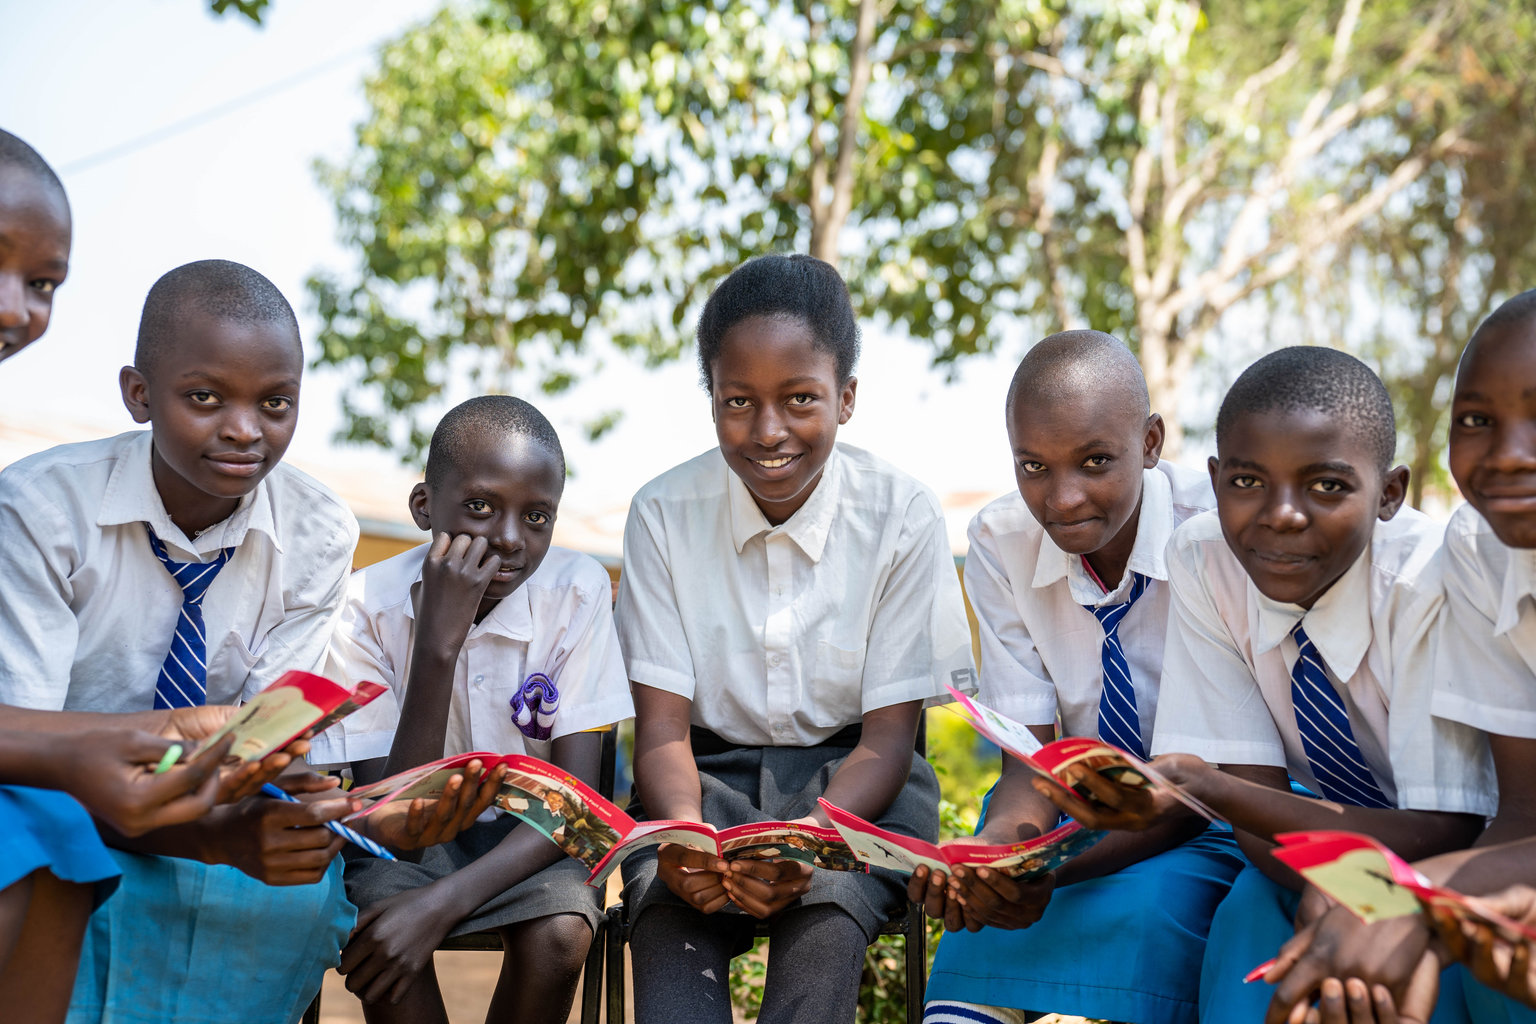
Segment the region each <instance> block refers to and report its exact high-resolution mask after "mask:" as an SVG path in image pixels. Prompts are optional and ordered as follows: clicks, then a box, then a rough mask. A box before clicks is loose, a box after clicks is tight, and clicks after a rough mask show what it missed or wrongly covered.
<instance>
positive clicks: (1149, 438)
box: [1141, 413, 1167, 469]
mask: <svg viewBox="0 0 1536 1024" xmlns="http://www.w3.org/2000/svg"><path fill="white" fill-rule="evenodd" d="M1166 434H1167V428H1166V427H1164V426H1163V418H1162V417H1161V416H1159V415H1158V414H1157V413H1153V414H1152V415H1150V416H1148V417H1147V432H1146V436H1144V437H1143V438H1142V439H1141V465H1142V468H1143V469H1152V468H1154V467H1155V466H1156V465H1157V460H1158V459H1160V458H1162V455H1163V439H1164V437H1165V436H1166Z"/></svg>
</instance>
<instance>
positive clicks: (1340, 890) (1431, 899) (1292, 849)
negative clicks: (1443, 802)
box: [1274, 831, 1536, 942]
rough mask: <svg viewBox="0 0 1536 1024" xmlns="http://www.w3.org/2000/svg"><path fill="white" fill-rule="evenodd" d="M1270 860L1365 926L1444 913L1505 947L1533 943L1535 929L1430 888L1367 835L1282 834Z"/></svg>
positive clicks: (1456, 895)
mask: <svg viewBox="0 0 1536 1024" xmlns="http://www.w3.org/2000/svg"><path fill="white" fill-rule="evenodd" d="M1275 842H1277V843H1279V844H1280V848H1279V849H1277V850H1275V851H1274V855H1275V859H1276V860H1278V861H1281V862H1282V863H1285V864H1288V865H1290V866H1291V867H1293V868H1295V869H1296V871H1297V872H1298V873H1300V874H1301V876H1302V877H1303V878H1305V879H1306V880H1307V881H1308V882H1311V883H1312V884H1313V885H1315V886H1316V887H1317V888H1319V889H1321V890H1322V891H1323V892H1324V893H1325V894H1327V895H1328V896H1329V897H1331V898H1332V899H1334V900H1335V901H1337V902H1338V903H1341V904H1343V905H1344V906H1345V907H1347V908H1349V910H1351V911H1352V912H1354V914H1355V916H1357V917H1359V918H1360V920H1362V921H1364V922H1366V923H1367V924H1369V923H1371V922H1372V921H1382V920H1385V919H1387V918H1391V917H1403V916H1406V915H1408V914H1416V913H1418V912H1419V911H1420V910H1421V909H1424V910H1435V909H1441V908H1444V909H1446V910H1449V911H1450V912H1451V913H1452V914H1453V915H1454V916H1455V917H1457V918H1458V919H1464V920H1470V921H1475V922H1477V923H1479V924H1485V925H1488V926H1489V927H1490V928H1492V929H1493V931H1494V934H1496V935H1498V936H1499V937H1500V938H1502V939H1504V940H1506V941H1508V942H1530V941H1532V940H1536V930H1532V929H1530V928H1528V927H1526V926H1525V925H1523V924H1521V923H1520V922H1518V921H1514V920H1511V919H1510V918H1507V917H1504V916H1503V915H1502V914H1495V913H1493V912H1491V911H1486V910H1483V909H1482V908H1480V907H1478V906H1476V905H1474V904H1473V903H1471V902H1469V901H1468V898H1467V897H1466V896H1464V895H1462V894H1461V893H1459V892H1457V891H1455V890H1454V889H1447V888H1444V887H1443V886H1438V885H1434V884H1433V883H1431V882H1430V881H1429V879H1427V878H1425V877H1424V876H1423V875H1421V874H1420V873H1419V872H1418V870H1417V869H1415V868H1414V866H1413V865H1412V864H1409V863H1408V862H1407V861H1405V860H1403V859H1402V858H1401V857H1399V856H1398V855H1397V854H1395V853H1393V852H1392V851H1391V850H1389V849H1387V848H1386V847H1385V846H1383V845H1382V844H1381V843H1379V842H1377V841H1376V840H1375V839H1372V838H1371V837H1370V836H1365V835H1360V834H1358V833H1355V832H1333V831H1327V832H1283V833H1281V834H1280V835H1277V836H1275Z"/></svg>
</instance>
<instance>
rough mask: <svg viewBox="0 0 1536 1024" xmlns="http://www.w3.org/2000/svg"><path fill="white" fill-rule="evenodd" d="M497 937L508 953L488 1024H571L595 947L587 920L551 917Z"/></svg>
mask: <svg viewBox="0 0 1536 1024" xmlns="http://www.w3.org/2000/svg"><path fill="white" fill-rule="evenodd" d="M497 931H498V934H500V935H501V944H502V947H503V948H504V949H505V950H506V952H505V953H504V954H503V956H502V961H501V977H500V978H498V979H497V980H496V992H495V994H494V995H493V996H492V997H491V1006H490V1009H489V1010H488V1011H486V1015H485V1020H486V1024H496V1022H497V1021H508V1020H515V1021H527V1022H529V1024H534V1022H538V1021H547V1022H549V1024H565V1021H566V1019H567V1018H568V1017H569V1016H570V1015H571V1004H572V1002H574V1001H575V998H576V982H577V981H578V980H579V979H580V978H581V969H582V967H583V966H584V965H585V964H586V962H587V950H588V949H590V948H591V946H592V928H591V926H589V925H588V924H587V920H586V918H584V917H582V916H581V915H579V914H551V915H550V916H549V917H537V918H534V919H533V920H532V921H523V922H521V923H520V924H515V925H511V926H510V927H507V928H500V929H497Z"/></svg>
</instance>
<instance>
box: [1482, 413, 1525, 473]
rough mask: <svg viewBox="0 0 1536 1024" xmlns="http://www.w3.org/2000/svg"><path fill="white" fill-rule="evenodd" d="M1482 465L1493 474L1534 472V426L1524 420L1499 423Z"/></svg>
mask: <svg viewBox="0 0 1536 1024" xmlns="http://www.w3.org/2000/svg"><path fill="white" fill-rule="evenodd" d="M1483 465H1484V466H1485V467H1486V468H1488V469H1490V470H1492V471H1493V472H1495V473H1530V472H1533V471H1536V424H1532V423H1530V422H1528V421H1526V420H1524V419H1517V420H1514V421H1511V422H1505V423H1501V424H1500V426H1499V429H1498V431H1497V433H1495V435H1494V438H1493V444H1492V445H1490V446H1489V451H1488V456H1487V458H1485V459H1484V460H1483Z"/></svg>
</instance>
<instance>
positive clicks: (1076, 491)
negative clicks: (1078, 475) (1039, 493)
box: [1045, 473, 1088, 513]
mask: <svg viewBox="0 0 1536 1024" xmlns="http://www.w3.org/2000/svg"><path fill="white" fill-rule="evenodd" d="M1052 476H1053V477H1055V479H1054V480H1052V481H1051V488H1050V490H1049V491H1048V492H1047V493H1046V496H1045V507H1046V508H1048V509H1050V510H1051V511H1052V512H1059V513H1070V512H1074V511H1076V510H1077V509H1078V508H1080V507H1081V506H1082V504H1083V503H1084V502H1085V501H1087V499H1088V495H1087V492H1086V491H1084V490H1083V485H1082V483H1081V482H1080V481H1079V480H1077V479H1075V478H1074V476H1073V475H1072V474H1071V473H1061V474H1054V473H1053V474H1052Z"/></svg>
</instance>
